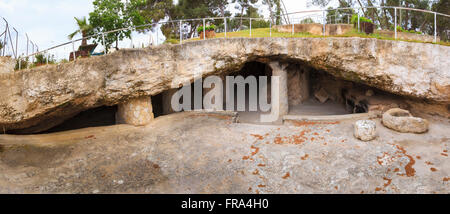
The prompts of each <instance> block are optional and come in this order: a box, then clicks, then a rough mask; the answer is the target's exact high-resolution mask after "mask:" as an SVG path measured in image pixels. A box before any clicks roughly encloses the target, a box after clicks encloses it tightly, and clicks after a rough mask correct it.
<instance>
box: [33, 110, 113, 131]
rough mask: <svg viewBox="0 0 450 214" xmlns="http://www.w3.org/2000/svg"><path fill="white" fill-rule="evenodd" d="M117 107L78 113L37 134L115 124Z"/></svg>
mask: <svg viewBox="0 0 450 214" xmlns="http://www.w3.org/2000/svg"><path fill="white" fill-rule="evenodd" d="M116 112H117V106H116V105H115V106H101V107H97V108H93V109H89V110H86V111H82V112H80V113H78V114H77V115H76V116H74V117H72V118H70V119H67V120H66V121H64V122H63V123H61V124H59V125H57V126H55V127H53V128H51V129H48V130H46V131H43V132H40V133H37V134H48V133H55V132H62V131H69V130H76V129H82V128H89V127H100V126H111V125H115V124H116Z"/></svg>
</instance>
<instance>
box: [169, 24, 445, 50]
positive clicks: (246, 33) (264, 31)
mask: <svg viewBox="0 0 450 214" xmlns="http://www.w3.org/2000/svg"><path fill="white" fill-rule="evenodd" d="M269 35H270V28H257V29H252V36H251V37H252V38H262V37H269ZM224 37H225V33H216V37H215V38H224ZM234 37H247V38H250V30H242V31H237V32H227V38H234ZM272 37H282V38H305V37H308V38H322V37H360V38H375V39H380V40H393V41H394V40H396V39H394V38H392V37H386V36H382V35H380V34H378V33H373V34H368V35H367V34H365V33H362V32H358V31H357V30H356V29H353V30H352V31H350V32H347V33H346V34H343V35H338V36H320V35H313V34H310V33H306V32H305V33H294V34H292V33H284V32H278V31H277V30H275V29H272ZM198 40H200V38H192V39H189V40H183V42H189V41H198ZM397 41H406V42H416V43H432V44H438V45H445V46H450V42H444V41H441V42H437V43H434V42H424V41H420V40H405V39H397ZM166 43H171V44H179V43H180V41H179V40H176V39H170V40H168V41H167V42H166Z"/></svg>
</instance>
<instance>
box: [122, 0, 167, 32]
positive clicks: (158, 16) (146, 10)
mask: <svg viewBox="0 0 450 214" xmlns="http://www.w3.org/2000/svg"><path fill="white" fill-rule="evenodd" d="M173 7H174V5H173V0H131V1H130V2H129V3H128V4H127V5H126V13H127V14H128V16H129V17H130V19H131V22H132V24H133V25H134V26H139V25H145V24H151V23H158V22H159V21H161V20H162V19H164V18H166V17H168V16H169V15H170V11H171V10H172V9H173ZM138 30H139V31H147V30H149V29H148V28H140V29H138Z"/></svg>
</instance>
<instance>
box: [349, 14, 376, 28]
mask: <svg viewBox="0 0 450 214" xmlns="http://www.w3.org/2000/svg"><path fill="white" fill-rule="evenodd" d="M351 22H352V24H354V25H357V24H358V15H356V14H353V16H352V19H351ZM362 22H368V23H372V24H373V21H372V20H370V19H368V18H366V17H363V16H360V17H359V23H362Z"/></svg>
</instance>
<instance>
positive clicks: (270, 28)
mask: <svg viewBox="0 0 450 214" xmlns="http://www.w3.org/2000/svg"><path fill="white" fill-rule="evenodd" d="M269 34H270V37H272V19H270V27H269Z"/></svg>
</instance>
